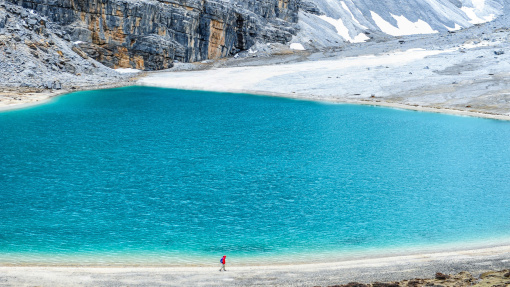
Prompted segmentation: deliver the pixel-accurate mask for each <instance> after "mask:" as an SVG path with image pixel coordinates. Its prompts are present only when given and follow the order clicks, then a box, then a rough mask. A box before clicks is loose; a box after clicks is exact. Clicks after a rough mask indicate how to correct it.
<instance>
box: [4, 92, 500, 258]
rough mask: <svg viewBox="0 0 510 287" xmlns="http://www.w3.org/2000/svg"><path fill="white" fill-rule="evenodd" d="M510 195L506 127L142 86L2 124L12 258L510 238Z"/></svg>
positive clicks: (328, 253)
mask: <svg viewBox="0 0 510 287" xmlns="http://www.w3.org/2000/svg"><path fill="white" fill-rule="evenodd" d="M509 196H510V122H504V121H497V120H488V119H479V118H469V117H457V116H450V115H441V114H433V113H420V112H412V111H402V110H396V109H388V108H378V107H369V106H358V105H345V104H328V103H319V102H310V101H298V100H291V99H284V98H275V97H263V96H253V95H245V94H223V93H208V92H192V91H181V90H170V89H158V88H145V87H128V88H119V89H111V90H100V91H87V92H78V93H73V94H69V95H65V96H62V97H58V98H56V99H54V100H53V101H52V102H50V103H48V104H45V105H41V106H37V107H32V108H28V109H23V110H15V111H8V112H2V113H0V264H77V263H80V264H98V265H101V264H106V265H109V264H133V265H136V264H147V265H151V264H162V265H215V264H219V259H220V257H221V256H222V255H227V259H229V262H231V263H232V264H238V265H242V264H257V263H259V262H261V263H264V264H267V263H268V262H274V263H296V262H314V261H315V262H321V261H328V260H342V259H345V258H359V257H370V256H376V254H384V253H388V254H390V253H391V254H394V253H399V252H400V253H405V252H418V251H420V250H436V249H442V248H443V249H449V248H452V247H455V248H460V247H462V246H466V247H467V246H471V245H472V246H483V245H490V244H500V243H508V242H510V200H509Z"/></svg>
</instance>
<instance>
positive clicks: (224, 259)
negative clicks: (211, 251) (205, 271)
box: [221, 256, 227, 264]
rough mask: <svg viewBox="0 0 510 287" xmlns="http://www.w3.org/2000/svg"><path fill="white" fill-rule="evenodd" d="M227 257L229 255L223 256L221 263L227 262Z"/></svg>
mask: <svg viewBox="0 0 510 287" xmlns="http://www.w3.org/2000/svg"><path fill="white" fill-rule="evenodd" d="M226 258H227V256H223V258H221V263H223V264H225V261H226Z"/></svg>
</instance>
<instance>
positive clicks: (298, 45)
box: [290, 43, 306, 51]
mask: <svg viewBox="0 0 510 287" xmlns="http://www.w3.org/2000/svg"><path fill="white" fill-rule="evenodd" d="M290 48H291V49H292V50H297V51H304V50H306V49H305V47H303V45H302V44H301V43H292V44H290Z"/></svg>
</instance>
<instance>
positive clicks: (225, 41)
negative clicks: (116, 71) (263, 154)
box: [8, 0, 299, 70]
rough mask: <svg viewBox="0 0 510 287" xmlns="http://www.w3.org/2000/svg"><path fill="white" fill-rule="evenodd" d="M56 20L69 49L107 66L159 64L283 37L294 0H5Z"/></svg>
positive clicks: (291, 27)
mask: <svg viewBox="0 0 510 287" xmlns="http://www.w3.org/2000/svg"><path fill="white" fill-rule="evenodd" d="M8 1H9V2H11V3H14V4H17V5H21V6H23V7H24V8H28V9H32V10H34V11H35V12H36V13H38V14H41V15H43V16H46V17H47V18H48V20H49V21H52V22H55V23H58V24H60V25H62V27H63V32H62V37H63V38H64V39H67V40H69V41H73V42H74V43H75V50H76V51H78V52H80V51H82V52H84V53H86V54H87V55H89V56H90V57H92V58H93V59H95V60H97V61H99V62H101V63H103V64H105V65H106V66H109V67H111V68H119V67H122V68H136V69H142V70H159V69H165V68H169V67H171V66H172V63H173V61H174V60H178V61H183V62H194V61H201V60H206V59H215V58H219V57H225V56H228V55H232V54H234V53H236V52H238V51H240V50H245V49H248V48H249V47H250V46H251V45H253V44H254V43H255V42H256V41H264V42H280V43H284V42H288V41H289V40H290V39H291V38H292V35H293V34H295V33H296V23H297V21H298V4H299V3H298V2H299V0H245V1H243V0H230V1H229V0H223V1H221V0H220V1H213V0H143V1H142V0H8Z"/></svg>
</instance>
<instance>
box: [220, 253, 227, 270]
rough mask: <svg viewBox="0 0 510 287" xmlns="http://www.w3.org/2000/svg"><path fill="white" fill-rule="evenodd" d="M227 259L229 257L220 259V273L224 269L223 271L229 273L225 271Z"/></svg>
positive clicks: (224, 256) (225, 256)
mask: <svg viewBox="0 0 510 287" xmlns="http://www.w3.org/2000/svg"><path fill="white" fill-rule="evenodd" d="M226 259H227V255H223V257H222V258H221V259H220V262H221V268H220V272H221V269H223V271H227V270H226V269H225V261H226Z"/></svg>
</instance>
